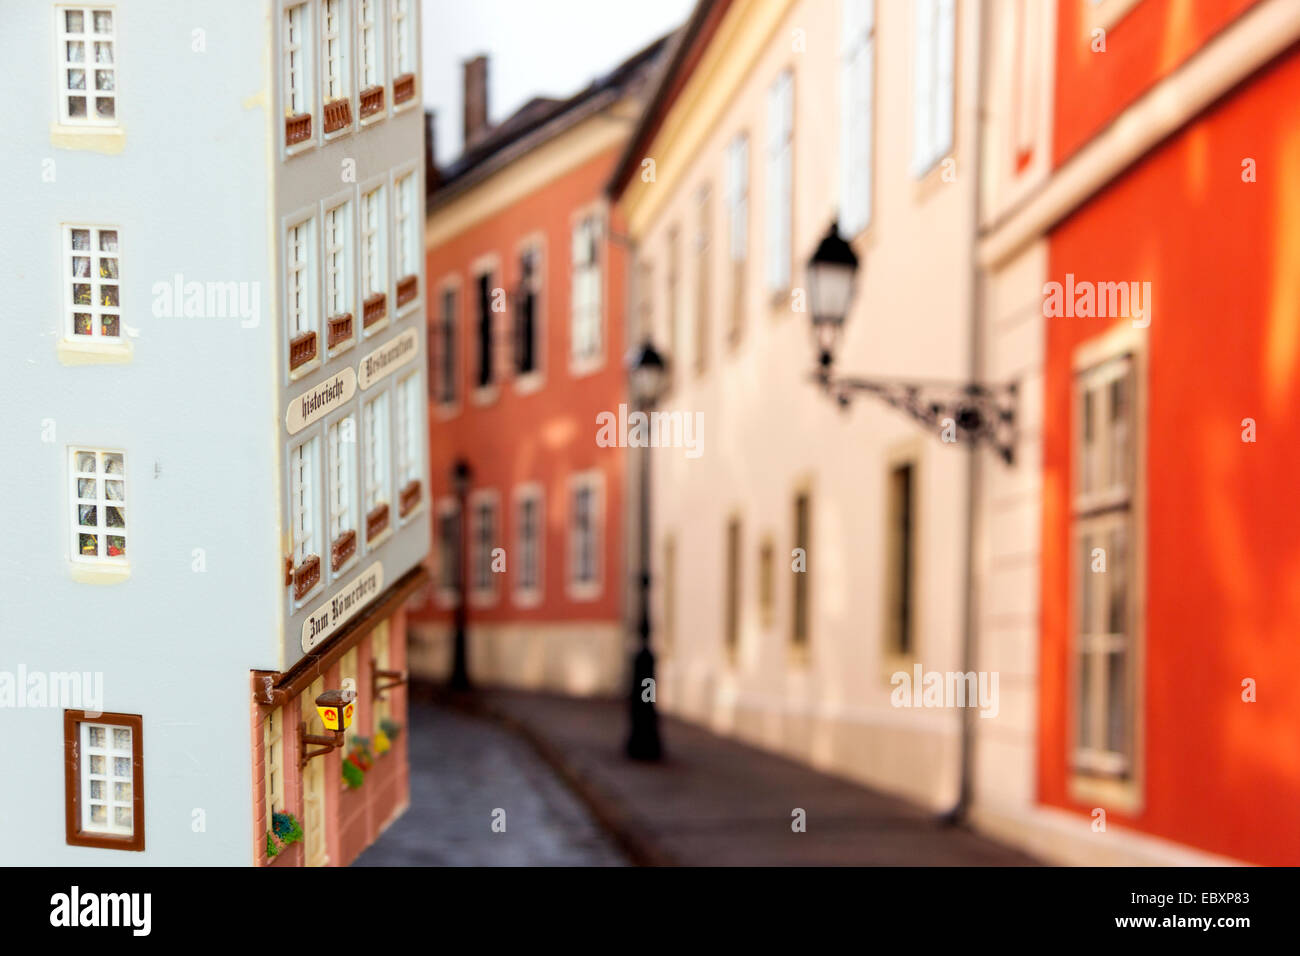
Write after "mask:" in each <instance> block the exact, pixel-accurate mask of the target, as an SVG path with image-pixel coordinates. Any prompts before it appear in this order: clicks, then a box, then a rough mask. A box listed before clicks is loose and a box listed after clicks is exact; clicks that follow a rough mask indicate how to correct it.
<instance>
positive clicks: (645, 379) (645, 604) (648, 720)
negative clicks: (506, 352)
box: [627, 337, 668, 760]
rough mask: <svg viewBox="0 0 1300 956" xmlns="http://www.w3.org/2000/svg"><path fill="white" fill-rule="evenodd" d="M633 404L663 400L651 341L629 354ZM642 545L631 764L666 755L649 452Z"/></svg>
mask: <svg viewBox="0 0 1300 956" xmlns="http://www.w3.org/2000/svg"><path fill="white" fill-rule="evenodd" d="M627 371H628V382H629V388H630V391H631V394H632V400H633V401H634V402H635V403H636V406H637V407H638V408H639V409H640V410H641V411H644V412H646V413H647V414H648V413H649V412H650V411H651V410H652V409H653V408H654V407H655V405H657V404H658V403H659V399H660V398H662V397H663V392H664V386H665V384H666V383H667V380H668V375H667V372H668V368H667V365H666V363H665V362H664V358H663V356H662V355H660V354H659V350H658V349H656V348H655V347H654V344H653V343H652V342H651V341H650V339H649V338H648V337H647V338H646V340H645V341H644V342H643V343H642V344H641V345H640V346H639V347H637V348H634V349H632V351H631V352H629V353H628V356H627ZM640 496H641V498H640V512H641V513H640V520H639V522H638V524H639V526H640V527H639V530H638V542H637V543H638V547H639V550H640V556H639V564H640V570H639V572H638V576H637V589H638V595H639V599H640V609H639V614H640V616H639V618H638V621H637V637H638V639H639V641H638V643H639V647H638V648H637V652H636V654H635V655H634V656H633V658H632V687H631V693H630V695H629V704H630V706H631V708H632V713H631V717H632V729H631V732H630V733H629V734H628V738H627V755H628V756H629V757H631V758H632V759H633V760H658V759H659V758H660V757H661V756H663V746H662V745H661V743H660V741H659V717H658V714H657V713H656V712H655V700H654V699H655V685H654V677H655V656H654V652H653V651H652V650H650V449H649V448H648V447H646V448H642V449H641V488H640Z"/></svg>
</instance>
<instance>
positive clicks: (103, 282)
mask: <svg viewBox="0 0 1300 956" xmlns="http://www.w3.org/2000/svg"><path fill="white" fill-rule="evenodd" d="M63 251H64V252H63V254H64V259H63V261H64V264H65V268H66V269H67V270H68V271H67V273H66V275H65V277H64V288H65V289H66V290H67V293H66V294H67V295H68V300H67V302H66V306H65V308H66V309H67V313H66V314H67V316H68V324H67V335H68V337H69V338H72V339H75V340H78V341H82V342H102V341H119V340H120V339H121V337H122V307H121V285H120V282H121V279H120V276H119V274H118V273H119V258H118V231H117V229H116V228H113V229H101V228H97V227H95V226H65V227H64V228H63Z"/></svg>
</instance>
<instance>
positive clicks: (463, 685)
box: [451, 458, 473, 691]
mask: <svg viewBox="0 0 1300 956" xmlns="http://www.w3.org/2000/svg"><path fill="white" fill-rule="evenodd" d="M472 475H473V472H472V471H471V469H470V466H469V462H467V461H466V460H465V459H464V458H457V459H456V461H455V463H454V464H453V465H452V466H451V487H452V491H454V492H455V494H456V502H457V505H456V590H457V594H456V611H455V634H454V636H453V638H452V658H451V689H452V690H458V691H466V690H469V689H470V683H469V667H468V665H467V661H466V658H467V656H468V655H467V652H466V647H465V644H466V638H465V627H466V624H467V622H468V618H469V535H468V528H469V520H468V518H469V513H468V508H469V485H470V479H471V477H472Z"/></svg>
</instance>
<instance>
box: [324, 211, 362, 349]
mask: <svg viewBox="0 0 1300 956" xmlns="http://www.w3.org/2000/svg"><path fill="white" fill-rule="evenodd" d="M323 221H324V223H325V229H324V236H323V239H324V243H325V261H324V268H325V315H326V317H328V318H333V317H335V316H339V315H344V314H346V313H352V323H353V324H352V328H353V337H352V338H353V340H355V339H356V334H355V331H356V327H357V324H358V322H359V321H360V319H359V317H358V316H357V314H356V312H355V309H354V307H353V303H354V301H355V296H354V295H353V292H352V285H353V282H354V276H355V269H354V268H353V256H354V255H355V249H354V247H355V241H354V239H353V235H354V233H353V229H352V200H351V198H347V199H343V200H340V201H339V202H337V203H335V204H334V205H332V206H330V207H329V208H328V209H326V210H325V215H324V218H323ZM345 344H351V343H350V342H349V343H340V345H339V346H338V347H337V350H339V351H341V350H342V348H343V347H344V345H345Z"/></svg>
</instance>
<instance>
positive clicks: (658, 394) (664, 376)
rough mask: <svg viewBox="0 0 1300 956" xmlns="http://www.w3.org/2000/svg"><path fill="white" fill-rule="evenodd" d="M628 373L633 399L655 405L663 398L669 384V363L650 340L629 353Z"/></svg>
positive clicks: (644, 403)
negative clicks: (665, 388)
mask: <svg viewBox="0 0 1300 956" xmlns="http://www.w3.org/2000/svg"><path fill="white" fill-rule="evenodd" d="M627 372H628V382H629V385H630V387H631V390H632V397H633V399H635V400H636V401H637V402H638V403H639V404H642V405H647V406H649V405H654V404H655V403H657V402H658V401H659V399H660V398H662V397H663V393H664V387H665V386H666V384H667V382H668V363H667V362H665V361H664V357H663V356H662V355H660V354H659V350H658V349H656V348H655V347H654V343H653V342H651V341H650V339H648V338H647V339H646V340H645V341H644V342H642V343H641V344H640V345H638V346H636V347H635V348H633V349H632V351H630V352H629V353H628V355H627Z"/></svg>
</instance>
